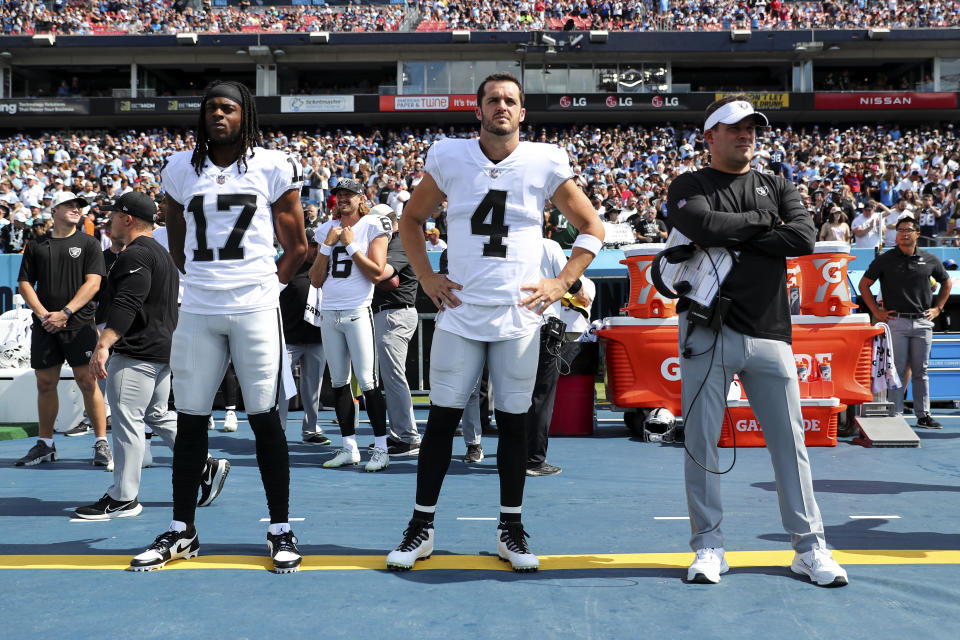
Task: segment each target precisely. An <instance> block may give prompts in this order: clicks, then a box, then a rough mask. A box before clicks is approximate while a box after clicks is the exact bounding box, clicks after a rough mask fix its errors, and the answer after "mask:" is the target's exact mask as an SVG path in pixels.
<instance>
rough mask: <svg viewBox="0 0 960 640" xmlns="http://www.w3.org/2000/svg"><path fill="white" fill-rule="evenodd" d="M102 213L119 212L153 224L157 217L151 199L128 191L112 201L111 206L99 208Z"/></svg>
mask: <svg viewBox="0 0 960 640" xmlns="http://www.w3.org/2000/svg"><path fill="white" fill-rule="evenodd" d="M101 210H103V211H119V212H120V213H125V214H127V215H130V216H133V217H134V218H140V219H141V220H146V221H147V222H153V221H154V220H155V219H156V217H157V205H156V203H154V201H153V198H151V197H150V196H148V195H147V194H145V193H141V192H139V191H128V192H127V193H125V194H123V195H122V196H120V197H119V198H117V199H116V200H114V201H113V204H110V205H105V206H102V207H101Z"/></svg>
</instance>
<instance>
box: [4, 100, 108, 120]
mask: <svg viewBox="0 0 960 640" xmlns="http://www.w3.org/2000/svg"><path fill="white" fill-rule="evenodd" d="M89 113H90V101H89V100H87V99H85V98H79V99H73V98H64V99H62V100H58V99H56V98H33V99H26V98H24V99H22V100H17V99H7V100H0V118H2V117H3V116H30V115H32V116H48V115H57V114H71V115H81V116H83V115H88V114H89Z"/></svg>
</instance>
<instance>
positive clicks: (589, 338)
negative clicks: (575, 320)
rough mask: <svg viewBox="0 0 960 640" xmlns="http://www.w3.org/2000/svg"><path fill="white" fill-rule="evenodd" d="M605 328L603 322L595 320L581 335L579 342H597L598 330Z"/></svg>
mask: <svg viewBox="0 0 960 640" xmlns="http://www.w3.org/2000/svg"><path fill="white" fill-rule="evenodd" d="M602 328H603V320H594V321H593V322H591V323H590V326H589V327H587V328H586V329H585V330H584V332H583V333H581V334H580V337H579V338H577V340H576V341H577V342H596V341H597V329H602Z"/></svg>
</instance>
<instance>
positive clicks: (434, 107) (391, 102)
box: [380, 94, 477, 111]
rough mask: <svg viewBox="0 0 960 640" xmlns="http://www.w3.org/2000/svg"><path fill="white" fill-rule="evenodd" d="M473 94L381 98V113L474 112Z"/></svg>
mask: <svg viewBox="0 0 960 640" xmlns="http://www.w3.org/2000/svg"><path fill="white" fill-rule="evenodd" d="M476 107H477V96H475V95H473V94H454V95H434V96H380V111H473V110H474V109H475V108H476Z"/></svg>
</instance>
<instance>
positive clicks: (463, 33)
mask: <svg viewBox="0 0 960 640" xmlns="http://www.w3.org/2000/svg"><path fill="white" fill-rule="evenodd" d="M450 39H451V40H452V41H453V42H470V30H469V29H454V30H453V31H451V32H450Z"/></svg>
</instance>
